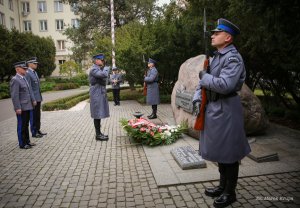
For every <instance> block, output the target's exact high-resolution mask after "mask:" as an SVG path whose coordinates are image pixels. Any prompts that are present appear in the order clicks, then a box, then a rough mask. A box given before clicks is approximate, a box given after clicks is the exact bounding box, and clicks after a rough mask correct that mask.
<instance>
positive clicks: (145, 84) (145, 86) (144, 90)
mask: <svg viewBox="0 0 300 208" xmlns="http://www.w3.org/2000/svg"><path fill="white" fill-rule="evenodd" d="M143 62H144V64H145V63H146V61H145V56H144V55H143ZM147 71H148V69H147V68H146V69H145V72H144V77H145V76H147ZM143 95H144V96H146V95H147V83H146V82H144V88H143Z"/></svg>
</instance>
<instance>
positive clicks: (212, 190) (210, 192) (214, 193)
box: [204, 163, 226, 197]
mask: <svg viewBox="0 0 300 208" xmlns="http://www.w3.org/2000/svg"><path fill="white" fill-rule="evenodd" d="M218 165H219V172H220V183H219V186H217V187H208V188H206V189H205V192H204V193H205V195H206V196H210V197H218V196H220V195H221V194H222V193H223V191H224V190H225V187H226V176H225V167H224V166H223V164H220V163H219V164H218Z"/></svg>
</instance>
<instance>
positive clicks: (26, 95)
mask: <svg viewBox="0 0 300 208" xmlns="http://www.w3.org/2000/svg"><path fill="white" fill-rule="evenodd" d="M10 95H11V100H12V103H13V105H14V110H18V109H21V110H22V111H27V110H32V109H33V105H32V103H33V102H34V101H36V100H35V98H34V96H33V93H32V90H31V88H30V87H29V84H28V82H27V81H26V79H25V77H23V76H21V75H19V74H17V75H16V76H14V77H13V78H12V79H11V80H10Z"/></svg>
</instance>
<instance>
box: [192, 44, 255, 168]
mask: <svg viewBox="0 0 300 208" xmlns="http://www.w3.org/2000/svg"><path fill="white" fill-rule="evenodd" d="M245 77H246V71H245V67H244V62H243V59H242V57H241V55H240V54H239V52H238V51H237V50H236V48H235V47H234V46H233V45H229V46H227V47H225V48H224V49H222V50H221V51H218V52H216V53H215V56H214V57H213V58H212V60H211V73H210V74H208V73H206V74H204V75H203V77H202V79H201V80H200V81H199V85H198V87H197V90H196V92H195V95H194V99H193V100H194V101H195V100H200V101H201V87H205V88H206V89H208V90H211V91H214V92H217V93H219V94H221V95H228V94H230V93H232V92H237V91H239V90H240V89H241V87H242V85H243V83H244V81H245ZM250 151H251V150H250V146H249V143H248V140H247V138H246V135H245V131H244V118H243V107H242V104H241V100H240V97H239V96H238V95H235V96H230V97H227V98H220V99H218V100H217V101H210V102H208V104H207V106H206V111H205V123H204V130H203V131H201V132H200V152H201V156H202V157H203V158H204V159H206V160H209V161H213V162H218V163H234V162H236V161H239V160H241V159H242V158H244V157H245V156H246V155H248V154H249V153H250Z"/></svg>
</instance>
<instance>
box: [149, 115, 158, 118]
mask: <svg viewBox="0 0 300 208" xmlns="http://www.w3.org/2000/svg"><path fill="white" fill-rule="evenodd" d="M148 118H149V119H155V118H157V116H156V115H152V116H149V117H148Z"/></svg>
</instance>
